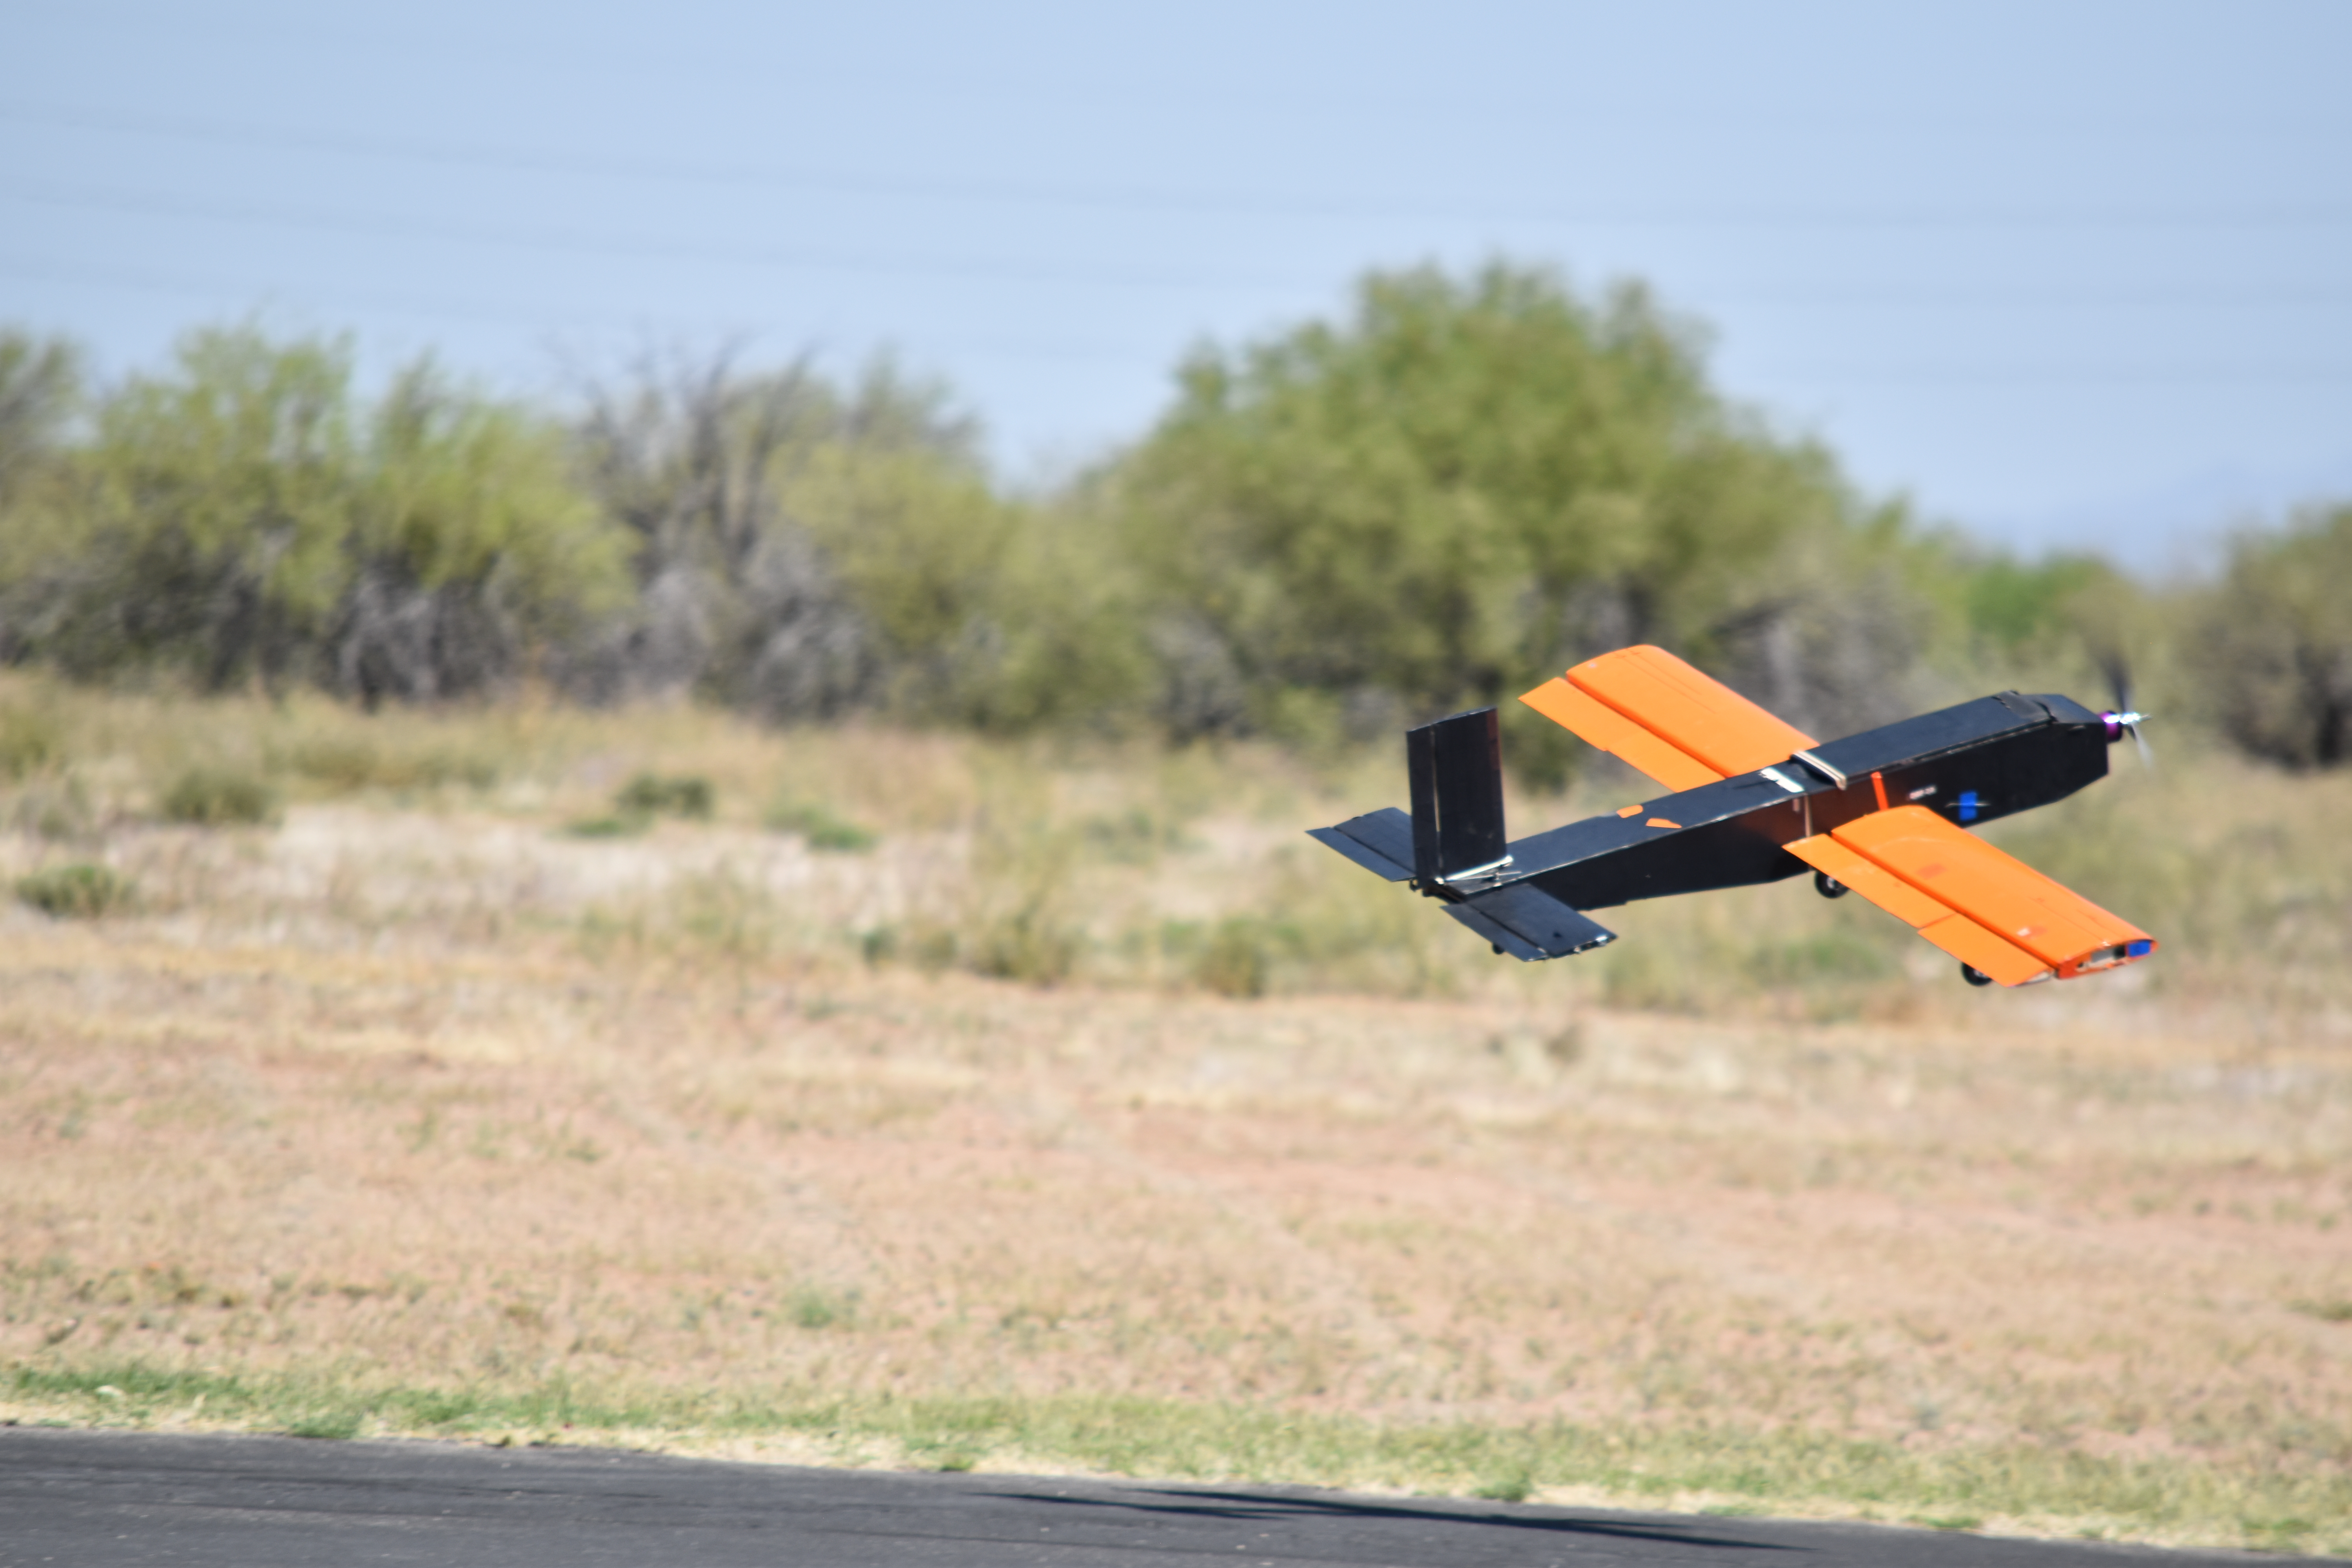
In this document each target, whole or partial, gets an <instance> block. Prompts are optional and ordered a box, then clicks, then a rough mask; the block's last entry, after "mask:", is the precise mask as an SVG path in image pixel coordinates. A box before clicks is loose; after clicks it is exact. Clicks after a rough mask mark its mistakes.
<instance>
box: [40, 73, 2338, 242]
mask: <svg viewBox="0 0 2352 1568" xmlns="http://www.w3.org/2000/svg"><path fill="white" fill-rule="evenodd" d="M0 119H7V120H18V121H32V122H46V123H49V124H56V125H64V126H71V127H74V128H78V129H82V130H97V131H110V132H129V133H131V134H134V135H144V136H166V137H171V138H173V139H174V140H180V141H204V142H217V143H222V144H226V145H240V146H249V147H260V148H266V149H269V150H274V151H281V152H299V153H335V154H339V155H346V156H349V155H356V156H361V157H371V158H382V159H390V160H395V161H400V162H407V163H431V164H436V165H440V166H457V167H464V168H473V169H503V170H508V171H511V172H516V173H524V174H583V175H588V176H591V177H593V178H599V179H630V180H646V181H657V182H663V183H674V182H677V181H680V180H688V181H694V182H698V183H706V184H737V185H753V186H760V187H765V188H779V187H781V188H790V189H799V190H812V191H824V192H827V193H831V194H835V195H864V196H874V195H879V196H890V197H903V198H912V199H920V200H927V201H940V200H950V201H982V202H1007V203H1017V204H1023V205H1042V206H1064V207H1076V208H1084V209H1091V210H1112V211H1129V212H1134V211H1152V210H1157V211H1163V212H1170V213H1185V214H1194V215H1205V214H1226V215H1234V216H1257V217H1293V218H1295V217H1312V218H1328V217H1408V216H1423V217H1448V218H1473V219H1481V220H1486V221H1520V222H1535V223H1548V224H1560V225H1573V226H1591V227H1610V228H1931V229H1949V228H2030V229H2036V230H2049V229H2103V228H2104V229H2150V228H2231V229H2245V228H2311V227H2332V226H2338V225H2342V224H2346V223H2352V205H2343V204H2321V205H2241V206H2235V207H2218V206H2217V207H2207V208H2186V207H2182V208H2158V207H2139V208H2134V207H2109V208H2105V209H2098V208H2090V207H2083V206H2073V205H2070V206H2064V207H1982V208H1977V209H1973V210H1963V209H1938V208H1932V207H1915V208H1896V207H1867V206H1847V207H1840V206H1822V207H1813V208H1801V207H1797V206H1793V205H1787V204H1780V203H1775V204H1769V205H1754V206H1747V207H1728V206H1727V207H1717V208H1706V207H1665V206H1646V207H1645V206H1619V207H1614V208H1612V207H1602V206H1594V207H1583V208H1579V207H1566V206H1527V205H1512V204H1498V203H1486V202H1481V203H1465V202H1458V201H1433V200H1431V199H1428V198H1426V197H1423V196H1419V195H1411V196H1404V197H1400V198H1365V197H1334V196H1331V195H1328V194H1314V195H1307V194H1301V193H1289V194H1270V193H1260V194H1256V195H1233V194H1230V193H1212V192H1204V191H1184V190H1173V189H1150V188H1132V189H1121V190H1108V189H1089V188H1085V187H1079V186H1070V185H1051V184H1027V183H1023V182H1017V181H990V180H961V181H958V180H942V179H938V178H934V177H919V178H909V177H907V176H903V175H888V174H841V173H838V172H835V171H828V170H823V169H816V168H810V167H803V166H793V165H781V164H765V165H762V164H744V163H698V162H694V161H689V160H669V159H634V160H633V159H619V158H611V157H583V156H582V155H580V154H578V153H559V152H552V151H548V150H544V149H525V148H511V147H495V146H487V145H482V144H478V143H476V144H467V143H460V142H421V141H412V140H407V139H403V138H392V137H370V136H353V135H351V134H348V133H344V132H313V131H298V130H290V129H286V128H281V127H269V126H261V125H255V124H252V123H249V122H236V121H195V120H182V119H173V118H165V117H159V116H148V115H135V114H121V113H115V112H110V111H105V110H91V109H87V108H80V107H74V106H66V105H52V104H39V103H19V104H13V105H8V104H0Z"/></svg>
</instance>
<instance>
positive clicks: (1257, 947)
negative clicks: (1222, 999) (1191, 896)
mask: <svg viewBox="0 0 2352 1568" xmlns="http://www.w3.org/2000/svg"><path fill="white" fill-rule="evenodd" d="M1275 935H1276V933H1275V932H1274V931H1271V930H1269V929H1268V927H1267V925H1266V922H1265V921H1262V920H1257V919H1254V918H1252V917H1251V916H1248V915H1235V916H1234V917H1233V918H1231V919H1229V920H1223V921H1218V922H1217V928H1216V930H1215V931H1213V932H1211V933H1210V935H1209V940H1208V943H1207V945H1206V946H1204V947H1203V948H1202V950H1201V952H1200V953H1199V955H1198V956H1196V957H1195V958H1194V959H1193V960H1192V979H1193V982H1194V983H1195V984H1198V985H1200V986H1201V987H1202V989H1203V990H1206V991H1213V992H1215V993H1216V994H1218V995H1220V996H1239V997H1250V996H1263V995H1265V984H1266V972H1267V970H1268V968H1269V967H1270V958H1271V954H1270V953H1269V952H1268V951H1267V949H1268V948H1269V946H1270V945H1271V939H1272V938H1273V937H1274V936H1275Z"/></svg>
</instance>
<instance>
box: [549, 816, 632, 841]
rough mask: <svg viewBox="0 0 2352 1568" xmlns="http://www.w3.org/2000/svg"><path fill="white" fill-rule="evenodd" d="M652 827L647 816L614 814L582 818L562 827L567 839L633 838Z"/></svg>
mask: <svg viewBox="0 0 2352 1568" xmlns="http://www.w3.org/2000/svg"><path fill="white" fill-rule="evenodd" d="M651 826H653V819H652V818H651V817H648V816H631V815H628V814H625V813H622V812H614V813H611V814H610V815H608V816H583V817H582V818H581V819H580V820H579V821H577V822H567V823H565V824H564V825H563V834H564V837H567V838H635V837H637V836H638V835H639V834H642V833H644V832H645V831H646V829H647V828H649V827H651Z"/></svg>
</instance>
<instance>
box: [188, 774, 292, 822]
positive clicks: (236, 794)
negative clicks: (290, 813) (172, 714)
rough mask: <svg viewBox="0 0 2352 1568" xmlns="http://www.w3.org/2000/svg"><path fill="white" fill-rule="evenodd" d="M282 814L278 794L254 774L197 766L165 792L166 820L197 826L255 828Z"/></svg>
mask: <svg viewBox="0 0 2352 1568" xmlns="http://www.w3.org/2000/svg"><path fill="white" fill-rule="evenodd" d="M277 815H278V792H277V791H276V790H274V789H272V788H271V787H270V786H269V784H268V783H267V782H266V781H264V780H262V779H259V778H257V777H255V776H254V775H253V774H251V773H240V772H236V771H234V770H231V769H228V768H213V767H197V768H190V769H189V770H188V771H187V772H186V773H182V774H181V775H180V776H179V778H178V779H177V780H176V781H175V782H174V783H173V785H172V787H171V788H170V789H168V790H166V791H164V792H163V819H164V820H165V821H167V822H184V823H188V824H190V825H192V826H197V827H227V826H253V825H257V824H261V823H266V822H268V821H271V820H272V819H274V818H275V817H276V816H277Z"/></svg>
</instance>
